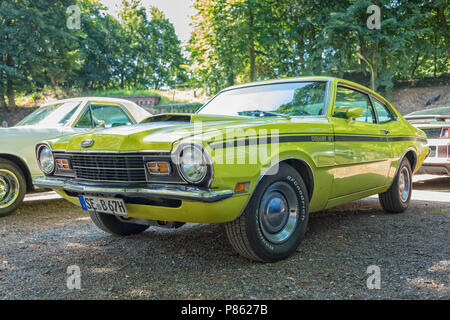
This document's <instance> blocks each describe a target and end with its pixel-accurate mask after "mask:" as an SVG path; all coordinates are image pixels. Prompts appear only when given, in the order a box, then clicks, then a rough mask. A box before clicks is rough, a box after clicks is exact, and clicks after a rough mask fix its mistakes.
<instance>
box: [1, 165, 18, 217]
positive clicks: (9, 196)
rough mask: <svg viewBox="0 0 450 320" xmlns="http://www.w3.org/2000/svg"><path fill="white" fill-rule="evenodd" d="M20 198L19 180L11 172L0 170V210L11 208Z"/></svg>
mask: <svg viewBox="0 0 450 320" xmlns="http://www.w3.org/2000/svg"><path fill="white" fill-rule="evenodd" d="M18 196H19V180H18V179H17V177H16V176H15V174H14V173H12V172H11V171H9V170H6V169H0V209H2V208H6V207H8V206H10V205H11V204H12V203H13V202H14V201H16V199H17V197H18Z"/></svg>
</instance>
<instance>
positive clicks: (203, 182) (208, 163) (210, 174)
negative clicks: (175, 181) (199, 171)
mask: <svg viewBox="0 0 450 320" xmlns="http://www.w3.org/2000/svg"><path fill="white" fill-rule="evenodd" d="M187 149H194V150H196V151H197V152H201V157H202V162H203V163H204V166H205V172H204V174H203V175H202V176H201V177H200V178H198V179H193V178H190V177H189V176H187V174H186V173H185V171H184V170H183V167H182V166H183V161H182V157H183V155H184V152H186V150H187ZM174 158H175V159H173V160H174V162H175V165H176V167H177V171H178V174H179V175H180V177H181V178H182V179H183V180H184V181H185V182H186V183H188V184H192V185H197V186H207V187H209V186H210V184H211V182H212V180H213V178H214V170H213V166H212V159H211V156H210V154H209V152H208V151H207V150H206V148H205V147H204V146H203V145H201V144H198V143H193V142H187V143H183V144H181V145H179V146H178V148H177V152H176V153H175V157H174Z"/></svg>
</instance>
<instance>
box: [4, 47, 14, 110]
mask: <svg viewBox="0 0 450 320" xmlns="http://www.w3.org/2000/svg"><path fill="white" fill-rule="evenodd" d="M6 65H7V66H8V67H14V61H13V58H12V57H11V56H10V55H7V56H6ZM6 96H7V97H8V108H10V109H13V108H15V107H16V97H15V94H14V86H13V81H12V79H11V77H9V76H8V77H7V79H6Z"/></svg>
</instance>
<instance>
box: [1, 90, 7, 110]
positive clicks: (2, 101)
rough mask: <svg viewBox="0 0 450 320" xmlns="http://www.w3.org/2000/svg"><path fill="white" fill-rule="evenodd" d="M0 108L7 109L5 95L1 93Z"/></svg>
mask: <svg viewBox="0 0 450 320" xmlns="http://www.w3.org/2000/svg"><path fill="white" fill-rule="evenodd" d="M0 108H6V100H5V96H4V95H3V93H0Z"/></svg>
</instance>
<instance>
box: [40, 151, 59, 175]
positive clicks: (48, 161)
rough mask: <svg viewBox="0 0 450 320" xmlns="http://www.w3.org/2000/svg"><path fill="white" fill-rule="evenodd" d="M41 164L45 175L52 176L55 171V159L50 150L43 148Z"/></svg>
mask: <svg viewBox="0 0 450 320" xmlns="http://www.w3.org/2000/svg"><path fill="white" fill-rule="evenodd" d="M39 164H40V167H41V170H42V171H44V173H45V174H52V173H53V170H54V169H55V160H54V159H53V154H52V151H51V150H50V148H48V147H45V146H44V147H41V149H40V150H39Z"/></svg>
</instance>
